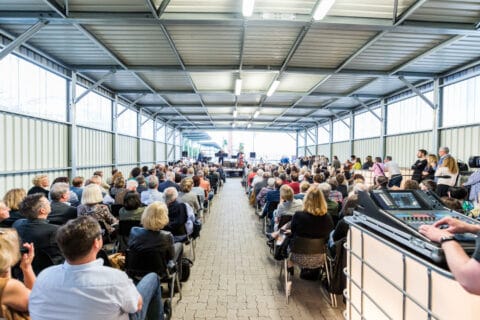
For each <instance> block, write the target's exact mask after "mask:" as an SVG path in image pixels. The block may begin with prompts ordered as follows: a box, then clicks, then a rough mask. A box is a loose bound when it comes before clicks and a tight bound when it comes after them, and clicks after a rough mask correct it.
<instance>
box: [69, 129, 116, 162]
mask: <svg viewBox="0 0 480 320" xmlns="http://www.w3.org/2000/svg"><path fill="white" fill-rule="evenodd" d="M112 139H113V135H112V134H111V133H108V132H103V131H97V130H92V129H87V128H78V135H77V148H78V149H77V161H78V166H79V167H82V166H93V165H106V164H111V163H112V162H113V161H112V154H113V140H112Z"/></svg>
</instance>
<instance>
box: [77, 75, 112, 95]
mask: <svg viewBox="0 0 480 320" xmlns="http://www.w3.org/2000/svg"><path fill="white" fill-rule="evenodd" d="M115 72H116V71H115V70H111V71H109V72H108V73H107V74H106V75H104V76H103V77H101V78H100V79H99V80H97V81H96V82H95V83H94V84H92V85H91V86H90V87H88V88H87V90H85V91H84V92H83V93H82V94H81V95H80V96H79V97H78V98H76V99H75V103H78V102H80V100H82V99H83V98H84V97H86V96H87V94H89V93H90V92H92V91H93V90H95V89H97V88H98V87H99V86H100V85H101V84H102V83H104V82H105V81H106V80H107V79H108V78H110V76H111V75H112V74H114V73H115Z"/></svg>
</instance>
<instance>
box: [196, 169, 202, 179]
mask: <svg viewBox="0 0 480 320" xmlns="http://www.w3.org/2000/svg"><path fill="white" fill-rule="evenodd" d="M197 176H198V177H199V178H203V171H202V170H198V172H197Z"/></svg>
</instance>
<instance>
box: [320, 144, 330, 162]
mask: <svg viewBox="0 0 480 320" xmlns="http://www.w3.org/2000/svg"><path fill="white" fill-rule="evenodd" d="M318 155H320V156H326V157H328V158H329V159H331V158H332V157H331V156H330V144H328V143H326V144H319V145H318Z"/></svg>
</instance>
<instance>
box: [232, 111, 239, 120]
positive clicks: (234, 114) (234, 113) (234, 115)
mask: <svg viewBox="0 0 480 320" xmlns="http://www.w3.org/2000/svg"><path fill="white" fill-rule="evenodd" d="M237 114H238V111H237V110H233V117H234V118H236V117H237Z"/></svg>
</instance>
